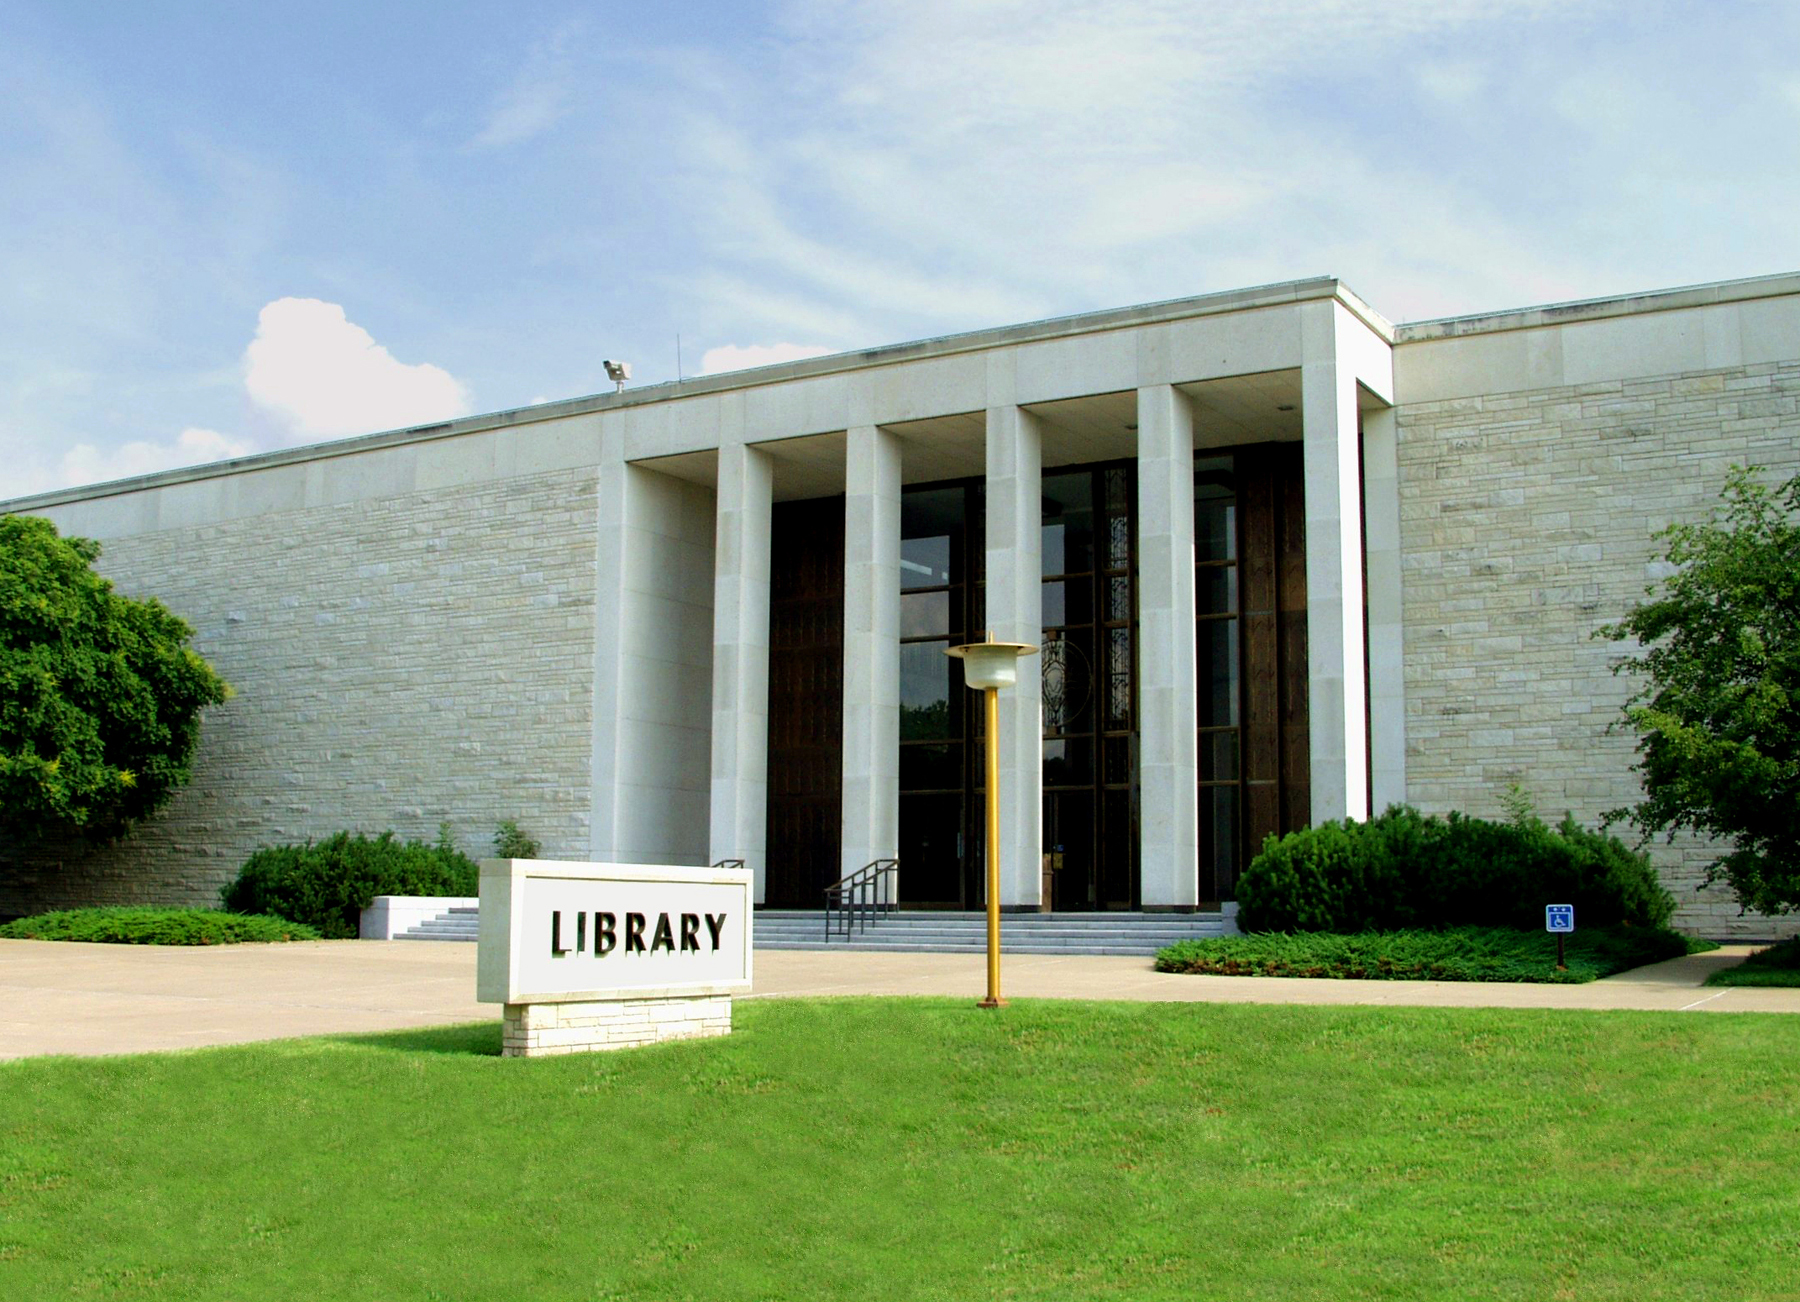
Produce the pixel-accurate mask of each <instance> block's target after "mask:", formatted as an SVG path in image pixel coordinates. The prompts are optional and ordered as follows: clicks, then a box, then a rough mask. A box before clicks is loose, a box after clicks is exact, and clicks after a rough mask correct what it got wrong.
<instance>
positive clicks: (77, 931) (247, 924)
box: [0, 908, 319, 945]
mask: <svg viewBox="0 0 1800 1302" xmlns="http://www.w3.org/2000/svg"><path fill="white" fill-rule="evenodd" d="M0 938H5V939H7V940H85V941H101V942H104V943H107V944H113V945H237V944H242V943H244V942H246V941H279V940H317V939H318V938H319V933H318V932H317V931H314V930H313V929H312V928H311V927H308V926H305V925H303V924H301V923H297V922H289V921H288V920H287V919H285V918H262V917H246V916H245V915H244V914H241V913H220V912H217V911H216V910H213V909H155V908H116V909H65V910H62V911H60V912H57V913H40V914H38V915H36V916H35V917H30V918H20V919H19V920H18V921H17V922H9V923H7V924H6V925H5V926H3V927H0Z"/></svg>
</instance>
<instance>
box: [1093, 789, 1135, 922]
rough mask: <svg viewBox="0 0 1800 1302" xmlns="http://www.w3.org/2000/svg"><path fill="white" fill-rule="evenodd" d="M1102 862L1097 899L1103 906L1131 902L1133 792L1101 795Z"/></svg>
mask: <svg viewBox="0 0 1800 1302" xmlns="http://www.w3.org/2000/svg"><path fill="white" fill-rule="evenodd" d="M1101 801H1102V805H1101V829H1100V863H1099V864H1098V865H1097V866H1098V869H1099V871H1098V872H1097V873H1096V874H1095V876H1096V878H1097V879H1098V881H1097V883H1096V885H1097V888H1098V889H1097V892H1096V899H1095V901H1094V903H1095V904H1096V905H1098V906H1099V907H1101V908H1115V909H1117V908H1129V907H1130V905H1131V877H1132V871H1131V845H1132V841H1133V840H1134V839H1135V838H1134V837H1133V835H1132V831H1133V829H1132V825H1131V823H1132V819H1131V812H1132V811H1131V793H1130V792H1129V791H1108V792H1106V793H1105V794H1104V795H1103V796H1102V797H1101Z"/></svg>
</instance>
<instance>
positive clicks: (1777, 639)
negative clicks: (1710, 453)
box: [1600, 467, 1800, 913]
mask: <svg viewBox="0 0 1800 1302" xmlns="http://www.w3.org/2000/svg"><path fill="white" fill-rule="evenodd" d="M1758 469H1759V468H1758V467H1750V468H1748V469H1744V468H1740V467H1734V468H1733V469H1732V471H1731V473H1730V475H1729V476H1728V477H1727V479H1726V483H1725V488H1724V491H1723V492H1722V493H1721V494H1720V496H1721V498H1722V505H1720V506H1718V507H1716V508H1715V509H1714V511H1713V514H1712V516H1711V518H1710V519H1709V520H1707V521H1706V522H1705V523H1703V524H1676V525H1671V526H1670V527H1669V528H1667V529H1665V530H1663V531H1662V532H1661V533H1659V534H1657V535H1656V536H1657V537H1658V538H1659V539H1663V540H1666V542H1667V557H1668V561H1669V564H1670V566H1671V567H1673V572H1672V573H1671V574H1670V575H1669V576H1668V577H1667V578H1664V579H1662V580H1661V581H1660V582H1659V583H1657V584H1653V585H1652V586H1650V587H1649V588H1647V589H1645V593H1646V595H1647V596H1648V597H1650V598H1651V599H1650V600H1648V601H1645V602H1643V603H1641V604H1639V605H1637V606H1635V607H1633V608H1632V610H1631V611H1630V612H1629V613H1628V614H1627V615H1626V616H1625V618H1624V619H1623V620H1621V621H1620V622H1619V623H1617V624H1615V625H1612V626H1610V627H1607V628H1603V629H1601V630H1600V635H1601V636H1605V637H1609V638H1611V639H1613V640H1614V641H1624V640H1625V639H1627V638H1635V639H1636V640H1637V643H1638V650H1637V652H1636V654H1634V655H1631V656H1628V657H1626V658H1625V659H1624V660H1623V661H1622V662H1620V663H1619V664H1617V665H1615V666H1614V671H1615V672H1619V673H1635V674H1640V675H1642V677H1643V683H1642V685H1641V686H1640V687H1639V688H1638V690H1637V691H1636V692H1635V693H1634V694H1633V695H1632V696H1631V698H1630V699H1629V700H1628V701H1627V703H1626V706H1625V716H1626V719H1627V720H1629V722H1630V724H1631V725H1632V726H1633V727H1634V728H1636V729H1637V731H1638V732H1639V733H1640V734H1641V737H1640V740H1639V742H1638V755H1639V757H1640V758H1639V761H1638V763H1637V765H1636V766H1635V767H1636V769H1637V772H1638V773H1639V774H1640V775H1641V777H1642V779H1643V785H1644V799H1643V800H1642V801H1641V802H1640V803H1638V804H1637V805H1636V806H1635V807H1633V808H1630V809H1622V810H1615V811H1614V812H1613V813H1612V814H1611V815H1609V817H1613V818H1621V817H1628V818H1629V819H1630V820H1631V822H1632V823H1634V824H1635V825H1636V826H1637V827H1639V828H1640V829H1641V830H1642V831H1643V832H1644V833H1645V834H1646V835H1650V834H1654V833H1657V832H1663V833H1666V834H1668V835H1669V836H1670V837H1673V836H1674V834H1675V832H1676V831H1677V830H1678V829H1681V828H1686V829H1688V830H1691V831H1694V832H1698V833H1701V834H1703V835H1706V836H1711V837H1715V838H1718V839H1720V840H1723V841H1725V842H1727V843H1728V844H1729V845H1730V846H1731V847H1732V848H1731V850H1730V851H1729V853H1726V854H1724V855H1722V856H1721V857H1720V858H1718V859H1717V860H1715V861H1714V862H1713V863H1712V864H1711V865H1710V866H1709V867H1708V869H1707V878H1706V879H1707V881H1709V882H1713V881H1719V880H1723V881H1725V882H1727V883H1729V885H1730V886H1731V888H1732V889H1733V890H1734V891H1736V892H1737V897H1738V900H1739V902H1740V903H1741V904H1743V905H1744V906H1745V907H1746V908H1753V909H1757V910H1759V911H1761V912H1763V913H1783V912H1787V911H1789V910H1793V909H1796V908H1800V476H1796V477H1795V478H1793V479H1790V480H1788V481H1787V482H1786V483H1785V484H1782V485H1780V486H1779V487H1775V488H1771V487H1769V486H1767V485H1765V484H1763V483H1761V482H1760V481H1759V480H1758V479H1757V473H1758Z"/></svg>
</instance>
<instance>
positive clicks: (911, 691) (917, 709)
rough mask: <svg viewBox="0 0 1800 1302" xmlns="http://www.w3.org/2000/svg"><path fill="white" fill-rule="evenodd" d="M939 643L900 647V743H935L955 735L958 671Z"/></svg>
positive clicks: (959, 685) (958, 711)
mask: <svg viewBox="0 0 1800 1302" xmlns="http://www.w3.org/2000/svg"><path fill="white" fill-rule="evenodd" d="M949 645H950V643H949V641H948V640H945V641H942V642H906V643H902V644H901V646H900V740H901V741H937V740H939V739H940V738H942V739H946V740H947V739H949V738H951V737H954V736H955V735H956V733H955V731H953V729H955V728H957V727H959V726H960V721H961V717H962V715H961V706H962V694H963V693H964V692H965V691H966V690H967V689H966V688H964V687H963V685H962V670H961V669H960V667H958V666H957V665H956V664H955V663H953V662H952V661H951V659H950V657H949V656H947V655H945V654H944V649H945V648H946V647H948V646H949Z"/></svg>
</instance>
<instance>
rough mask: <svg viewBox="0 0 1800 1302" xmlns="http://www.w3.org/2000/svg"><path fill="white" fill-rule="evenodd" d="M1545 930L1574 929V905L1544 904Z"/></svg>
mask: <svg viewBox="0 0 1800 1302" xmlns="http://www.w3.org/2000/svg"><path fill="white" fill-rule="evenodd" d="M1544 930H1545V931H1574V930H1575V906H1574V905H1573V904H1546V905H1545V906H1544Z"/></svg>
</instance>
